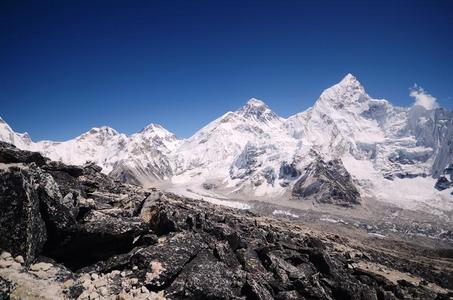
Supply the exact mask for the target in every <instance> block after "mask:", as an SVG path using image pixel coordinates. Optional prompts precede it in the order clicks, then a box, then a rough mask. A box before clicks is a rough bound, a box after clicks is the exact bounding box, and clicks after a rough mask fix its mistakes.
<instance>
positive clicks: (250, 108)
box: [236, 98, 280, 123]
mask: <svg viewBox="0 0 453 300" xmlns="http://www.w3.org/2000/svg"><path fill="white" fill-rule="evenodd" d="M236 113H237V114H238V115H240V116H242V117H244V118H246V119H249V120H253V121H256V122H263V123H272V122H278V121H280V117H279V116H278V115H277V114H276V113H274V112H273V111H272V110H271V109H270V108H269V106H267V105H266V103H264V102H263V101H261V100H259V99H256V98H251V99H249V100H248V101H247V103H246V104H245V105H244V106H242V107H241V108H240V109H239V110H238V111H237V112H236Z"/></svg>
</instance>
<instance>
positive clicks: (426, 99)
mask: <svg viewBox="0 0 453 300" xmlns="http://www.w3.org/2000/svg"><path fill="white" fill-rule="evenodd" d="M410 91H411V92H410V93H409V96H411V97H413V98H414V99H415V103H414V105H420V106H423V107H424V108H426V109H428V110H431V109H434V108H437V107H439V105H438V104H437V101H436V97H434V96H432V95H430V94H428V92H426V91H425V90H424V89H423V88H422V87H421V86H418V85H417V84H414V86H413V87H412V88H411V89H410Z"/></svg>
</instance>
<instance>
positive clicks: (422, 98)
mask: <svg viewBox="0 0 453 300" xmlns="http://www.w3.org/2000/svg"><path fill="white" fill-rule="evenodd" d="M349 76H352V77H353V78H354V79H356V80H357V81H358V82H359V83H360V84H361V85H362V86H363V84H362V83H361V82H360V78H357V77H356V76H354V74H351V73H348V74H346V75H345V76H343V77H342V79H341V80H339V81H338V82H337V83H335V84H333V85H331V86H329V87H327V88H325V89H324V90H322V91H321V92H320V94H319V95H321V94H322V93H323V92H324V91H325V90H327V89H329V88H331V87H333V86H334V85H337V84H339V83H341V82H342V81H343V80H345V79H346V78H347V77H349ZM363 88H364V89H365V92H366V93H367V94H368V92H367V90H366V87H365V86H363ZM412 93H415V94H418V95H417V96H416V95H413V94H412ZM409 94H410V96H411V97H412V98H413V103H411V104H410V105H408V106H398V105H394V103H392V101H390V100H388V99H386V98H374V97H373V96H371V95H370V97H371V98H372V99H375V100H386V101H388V102H389V103H390V104H391V105H393V106H394V107H401V108H410V107H412V106H415V105H421V106H424V107H425V108H427V109H434V108H444V109H447V110H448V108H445V107H443V106H441V105H439V104H438V102H437V99H436V98H435V97H434V98H433V96H431V95H430V94H429V93H427V92H426V91H425V90H424V89H423V88H422V87H420V86H417V85H415V86H414V87H413V88H412V89H411V92H410V93H409ZM426 99H428V100H426ZM431 100H432V101H433V103H430V104H429V105H428V106H434V107H426V104H425V103H426V101H431ZM250 101H258V102H261V103H262V104H264V105H266V106H267V107H268V108H269V109H271V110H272V111H273V112H275V111H274V109H273V108H272V107H271V106H270V105H268V103H267V102H266V100H265V99H260V98H256V97H250V98H248V99H246V100H245V101H244V103H243V104H242V105H241V106H239V107H237V108H236V109H234V110H229V111H226V112H224V113H223V114H221V115H219V116H217V117H215V119H213V120H211V121H209V122H207V123H206V124H204V125H202V126H201V127H200V128H198V129H196V130H195V131H194V132H192V133H191V134H190V135H189V136H187V137H181V136H179V135H178V134H176V133H175V132H172V131H171V130H169V129H168V128H166V127H165V126H163V125H162V124H160V123H155V122H150V123H148V124H146V125H145V126H143V127H142V128H141V129H139V130H137V131H135V132H122V131H120V130H118V129H117V128H114V127H112V126H110V125H108V124H103V125H100V126H95V127H91V128H89V129H87V130H86V131H83V132H80V133H79V134H78V135H76V136H74V137H72V138H69V139H67V140H70V139H73V138H77V137H79V136H81V135H83V134H85V133H88V132H89V131H90V130H92V129H102V128H110V129H113V130H115V131H116V132H118V133H119V134H125V135H127V136H131V135H133V134H135V133H139V132H141V131H143V130H145V129H146V128H147V127H149V126H151V125H157V126H161V127H162V128H163V129H165V130H167V131H169V132H170V133H172V134H175V135H176V137H177V138H178V139H181V140H183V139H187V138H190V137H192V136H193V135H194V134H195V133H197V131H198V130H200V129H202V128H203V127H205V126H207V125H208V124H209V123H211V122H214V121H215V120H217V119H219V118H221V117H222V116H224V115H225V114H227V113H229V112H236V111H238V110H239V109H241V108H242V107H244V106H246V105H248V104H249V102H250ZM316 101H318V98H317V99H316V100H314V101H313V104H312V105H311V106H308V107H307V108H306V109H304V110H303V111H298V112H293V113H291V114H289V115H287V116H282V115H280V114H278V113H277V112H275V113H276V114H277V115H278V116H279V117H281V118H283V119H288V118H289V117H291V116H294V115H296V114H299V113H302V112H305V111H306V110H307V109H309V108H311V107H312V106H313V105H314V104H315V103H316ZM420 102H421V103H420ZM0 120H3V121H5V122H6V123H7V124H8V125H9V126H10V127H11V128H12V130H13V131H15V132H17V133H21V134H29V132H28V131H24V132H18V131H17V130H15V128H14V127H13V126H12V125H11V124H10V123H9V122H8V120H5V119H4V118H3V117H2V116H1V115H0ZM29 135H30V134H29ZM30 138H31V140H32V141H34V142H40V141H52V142H64V141H67V140H50V139H41V140H36V139H34V138H33V136H31V135H30Z"/></svg>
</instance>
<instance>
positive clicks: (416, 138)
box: [0, 74, 453, 212]
mask: <svg viewBox="0 0 453 300" xmlns="http://www.w3.org/2000/svg"><path fill="white" fill-rule="evenodd" d="M0 141H5V142H9V143H12V144H14V145H15V146H17V147H18V148H21V149H24V150H31V151H38V152H41V153H42V154H43V155H45V156H47V157H49V158H51V159H52V160H59V161H62V162H64V163H66V164H75V165H81V164H84V163H85V162H86V161H93V162H94V163H96V164H98V165H99V166H101V167H102V168H103V172H104V173H106V174H109V175H110V176H112V177H113V178H115V179H117V180H120V181H123V182H128V183H133V184H138V185H143V186H145V187H148V186H153V185H167V186H172V187H179V188H181V189H180V190H190V191H191V192H196V193H198V194H200V195H207V196H213V197H227V198H237V199H257V200H259V199H264V198H265V199H274V201H279V199H292V200H297V201H306V200H310V201H312V202H314V203H334V204H338V205H342V206H354V205H358V204H360V203H363V202H364V201H365V202H366V201H373V200H378V201H384V202H388V203H392V204H394V205H397V206H400V207H404V208H409V209H422V210H424V209H430V211H433V212H439V211H451V210H453V196H452V195H453V112H452V111H449V110H446V109H444V108H436V107H425V106H423V105H419V104H414V105H413V106H411V107H396V106H393V105H392V104H391V103H390V102H389V101H387V100H383V99H373V98H371V97H370V96H369V95H368V94H367V92H366V91H365V89H364V87H363V86H362V85H361V83H360V82H359V81H358V80H357V78H355V77H354V76H353V75H351V74H348V75H346V76H345V77H344V78H343V79H342V80H341V81H340V82H339V83H337V84H335V85H334V86H332V87H330V88H328V89H326V90H324V91H323V92H322V94H321V95H320V97H319V98H318V99H317V100H316V102H315V103H314V105H313V106H312V107H310V108H309V109H307V110H306V111H303V112H300V113H297V114H295V115H293V116H290V117H288V118H282V117H280V116H278V115H277V114H276V113H275V112H273V111H272V110H271V109H270V108H269V107H268V106H267V105H266V104H265V103H264V102H263V101H261V100H258V99H255V98H252V99H250V100H249V101H248V102H247V103H246V104H245V105H244V106H243V107H241V108H239V109H238V110H236V111H234V112H227V113H226V114H224V115H222V116H221V117H219V118H218V119H216V120H214V121H212V122H211V123H209V124H207V125H206V126H205V127H203V128H201V129H200V130H198V131H197V132H196V133H195V134H194V135H193V136H191V137H189V138H187V139H178V138H177V137H176V135H175V134H173V133H171V132H169V131H168V130H166V129H165V128H163V127H162V126H160V125H158V124H150V125H148V126H147V127H145V128H144V129H143V130H142V131H140V132H138V133H135V134H132V135H126V134H123V133H119V132H117V131H116V130H114V129H112V128H110V127H100V128H92V129H91V130H90V131H88V132H86V133H84V134H82V135H80V136H78V137H76V138H74V139H71V140H68V141H64V142H53V141H39V142H34V141H32V139H31V138H30V136H29V135H28V134H27V133H24V134H20V133H16V132H14V131H13V129H12V128H11V127H10V126H9V125H8V124H7V123H6V122H5V121H3V120H2V119H1V118H0Z"/></svg>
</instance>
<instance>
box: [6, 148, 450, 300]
mask: <svg viewBox="0 0 453 300" xmlns="http://www.w3.org/2000/svg"><path fill="white" fill-rule="evenodd" d="M0 152H1V150H0ZM317 168H320V170H321V171H322V173H321V174H322V175H321V178H320V180H324V181H323V182H324V185H321V186H322V187H329V188H332V187H333V188H339V187H337V186H332V185H330V184H331V183H330V182H329V181H328V180H331V179H332V178H334V179H335V178H337V176H340V175H341V176H343V177H346V181H341V182H340V183H339V184H342V186H341V188H345V187H346V190H348V188H349V184H350V178H349V179H348V178H347V177H348V174H344V173H343V172H342V170H341V168H339V163H337V162H331V163H324V162H320V166H318V167H317ZM73 171H74V170H71V168H69V169H67V168H66V167H64V166H63V165H59V166H57V167H55V166H52V167H51V168H47V167H46V165H44V166H42V168H41V167H38V166H37V165H36V164H35V163H29V164H26V165H24V164H7V165H5V164H2V165H1V169H0V175H1V176H0V191H2V193H0V222H1V227H0V233H1V235H0V248H4V249H8V250H11V252H13V255H14V256H15V255H17V254H21V255H23V256H24V257H23V258H24V261H25V262H27V263H28V264H30V263H32V262H33V263H34V264H33V265H31V267H30V268H28V267H27V264H25V265H22V264H21V263H18V262H16V261H17V260H18V258H16V260H15V259H14V256H12V255H11V254H9V253H4V254H2V255H0V288H3V285H4V283H3V281H2V279H1V278H2V277H3V276H6V277H3V278H5V279H7V281H8V286H7V288H9V289H11V288H10V287H11V285H9V284H10V283H9V282H11V284H12V285H14V284H16V285H17V286H18V287H19V289H15V290H14V291H13V293H16V292H17V291H19V292H18V294H17V295H19V296H17V295H15V296H17V297H19V299H20V298H21V297H22V298H24V297H25V296H23V294H22V293H23V292H24V291H26V292H27V293H30V294H27V295H33V297H35V298H39V297H41V298H42V297H44V298H45V297H47V298H50V299H62V298H69V299H74V298H79V299H91V298H106V299H163V294H162V293H164V294H165V295H166V296H168V297H169V298H170V299H373V300H374V299H396V298H406V299H412V298H419V299H448V298H447V297H448V294H446V293H444V292H442V291H441V289H440V288H444V289H445V290H447V289H448V288H449V287H451V285H452V282H453V276H452V275H451V274H450V273H451V272H449V271H448V269H443V268H438V267H437V266H436V268H434V267H433V268H431V267H427V265H425V263H426V264H428V263H429V262H430V261H431V260H427V261H426V262H423V263H424V264H422V263H418V262H416V261H413V260H406V259H402V258H400V257H395V256H393V252H392V254H388V253H385V252H379V251H377V250H374V249H368V250H367V248H366V247H365V248H360V247H361V246H360V245H359V246H356V245H354V244H353V243H351V245H349V243H348V240H347V239H345V238H339V237H338V236H336V237H335V238H333V237H332V238H329V237H326V236H324V234H320V235H319V236H317V235H315V234H312V233H310V235H309V234H308V233H307V232H306V231H305V230H303V229H301V227H300V226H301V225H299V224H298V225H297V226H296V225H295V224H294V223H290V222H284V221H278V220H275V219H271V218H263V217H260V216H258V215H256V214H254V213H251V212H246V211H238V210H234V209H229V208H221V207H217V206H215V205H211V204H209V203H205V202H197V201H193V200H191V199H186V198H182V197H178V196H176V195H174V194H171V193H162V192H157V191H149V192H148V191H143V190H142V189H140V188H138V187H134V186H131V185H125V184H121V183H119V182H115V181H114V180H112V179H111V178H109V177H108V176H106V175H103V174H100V173H99V168H96V167H95V166H93V165H89V166H86V167H85V168H83V174H82V175H78V176H74V173H73ZM77 172H78V171H77ZM71 173H73V174H72V175H71ZM339 174H340V175H339ZM304 175H305V174H304ZM304 175H302V177H303V176H304ZM313 178H315V177H310V178H308V179H310V180H311V179H313ZM308 179H306V180H308ZM343 179H344V178H343ZM301 184H303V183H301ZM62 191H66V192H67V193H63V192H62ZM322 191H324V190H322ZM327 195H331V194H329V193H328V194H327ZM345 199H349V198H345ZM349 200H350V199H349ZM335 201H340V200H339V199H337V198H335ZM16 228H20V229H21V230H17V229H16ZM305 229H306V228H305ZM46 236H47V239H46ZM348 247H358V249H360V251H359V250H357V249H356V248H354V249H356V250H355V253H357V255H354V256H352V255H346V254H345V253H341V251H340V250H338V249H342V248H348ZM16 249H18V250H17V251H16ZM13 250H14V251H13ZM349 250H351V249H349ZM349 250H348V251H349ZM339 251H340V252H339ZM351 251H352V250H351ZM348 253H349V252H348ZM359 254H360V255H359ZM19 260H20V259H19ZM358 262H361V263H371V264H381V265H385V266H387V267H388V268H390V267H391V268H394V269H395V271H398V270H399V271H400V272H404V273H410V274H413V275H415V276H418V277H420V278H423V279H424V280H426V281H427V282H428V281H429V282H430V284H420V285H415V284H413V283H410V282H406V281H397V282H394V281H390V280H388V279H387V278H385V277H383V276H382V275H378V274H376V273H374V272H373V271H366V270H364V269H361V267H359V266H358V265H357V263H358ZM430 266H431V265H430ZM74 270H77V272H74ZM433 284H437V285H438V287H437V290H436V289H433V288H431V285H433ZM43 286H44V287H46V288H45V289H43V288H42V287H43ZM47 287H49V288H47ZM5 290H6V289H5ZM439 291H440V292H439ZM2 293H3V294H5V293H4V292H3V290H2V289H0V295H2ZM9 293H10V290H7V292H6V294H7V295H9ZM27 297H29V296H27ZM442 297H443V298H442Z"/></svg>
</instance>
